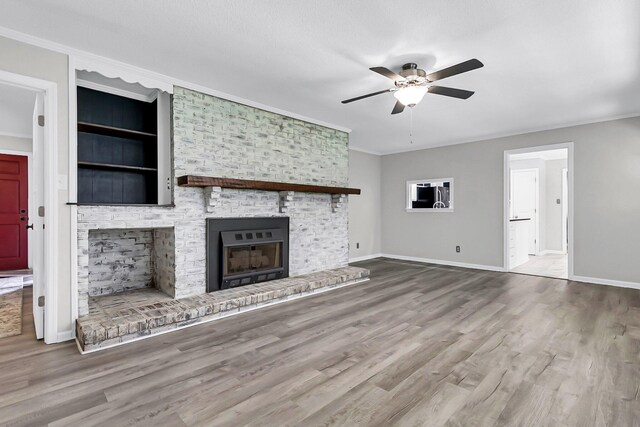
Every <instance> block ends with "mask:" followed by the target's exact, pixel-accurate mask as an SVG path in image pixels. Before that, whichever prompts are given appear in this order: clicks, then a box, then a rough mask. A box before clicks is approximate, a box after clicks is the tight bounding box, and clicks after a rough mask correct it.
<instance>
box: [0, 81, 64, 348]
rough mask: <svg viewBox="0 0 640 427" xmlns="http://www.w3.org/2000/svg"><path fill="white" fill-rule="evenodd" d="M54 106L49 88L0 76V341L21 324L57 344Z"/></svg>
mask: <svg viewBox="0 0 640 427" xmlns="http://www.w3.org/2000/svg"><path fill="white" fill-rule="evenodd" d="M56 105H57V89H56V85H55V83H52V82H48V81H44V80H40V79H35V78H31V77H27V76H22V75H18V74H13V73H9V72H5V71H0V241H1V242H2V245H0V246H1V247H0V298H2V299H3V302H4V303H7V304H1V307H2V309H3V310H4V309H5V308H6V311H7V313H0V314H2V315H3V317H2V318H3V324H7V325H8V326H7V328H6V329H7V330H5V331H4V333H5V335H4V336H10V335H15V334H16V333H17V334H19V333H21V332H22V331H23V328H22V326H23V320H24V321H25V322H26V323H24V324H25V325H26V324H28V331H29V332H28V333H29V334H31V333H32V332H31V331H34V335H35V336H34V338H36V339H44V340H45V342H46V343H52V342H57V341H58V339H57V338H58V337H57V319H56V318H57V310H56V309H57V307H56V295H57V294H56V286H55V285H56V280H57V277H56V276H57V274H56V273H57V266H56V262H55V261H54V260H53V258H54V257H55V254H56V250H55V248H56V244H57V214H56V212H55V209H53V208H52V206H57V197H58V196H57V191H55V190H56V183H57V179H55V178H54V177H56V174H57V167H56V160H57V157H56V153H57V150H56V147H57V138H56V136H57V135H56V134H57V123H56V120H57V119H56V112H57V107H56ZM47 118H48V119H49V122H47ZM45 213H46V214H47V215H46V216H45ZM45 225H46V227H45ZM25 298H29V299H30V301H26V300H25ZM49 300H51V302H52V304H51V306H50V308H48V309H46V310H45V304H46V303H48V302H49ZM25 307H26V308H25ZM25 310H27V311H28V312H27V311H25ZM9 323H11V324H12V325H13V326H11V325H9ZM16 325H17V326H16ZM2 333H3V331H1V330H0V336H2Z"/></svg>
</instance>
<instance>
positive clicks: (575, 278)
mask: <svg viewBox="0 0 640 427" xmlns="http://www.w3.org/2000/svg"><path fill="white" fill-rule="evenodd" d="M570 280H573V281H574V282H586V283H594V284H596V285H606V286H617V287H618V288H630V289H640V283H637V282H625V281H622V280H611V279H599V278H597V277H585V276H575V275H574V276H572V277H571V278H570Z"/></svg>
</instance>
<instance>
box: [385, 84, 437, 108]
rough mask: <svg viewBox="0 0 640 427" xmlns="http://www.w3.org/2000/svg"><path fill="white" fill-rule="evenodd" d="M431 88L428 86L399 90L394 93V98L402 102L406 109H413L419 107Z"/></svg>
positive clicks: (407, 87)
mask: <svg viewBox="0 0 640 427" xmlns="http://www.w3.org/2000/svg"><path fill="white" fill-rule="evenodd" d="M428 90H429V88H428V87H427V86H406V87H403V88H400V89H398V90H397V91H395V92H394V93H393V96H394V97H395V98H396V99H397V100H398V101H400V103H401V104H402V105H404V106H406V107H413V106H415V105H417V104H418V103H419V102H420V101H422V98H424V95H425V94H426V93H427V91H428Z"/></svg>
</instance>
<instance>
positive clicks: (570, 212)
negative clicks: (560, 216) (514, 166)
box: [502, 142, 575, 280]
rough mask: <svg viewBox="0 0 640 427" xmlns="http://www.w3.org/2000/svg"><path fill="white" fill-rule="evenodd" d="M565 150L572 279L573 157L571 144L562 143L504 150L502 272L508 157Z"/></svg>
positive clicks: (506, 227) (506, 238) (505, 259)
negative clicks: (567, 174) (567, 173)
mask: <svg viewBox="0 0 640 427" xmlns="http://www.w3.org/2000/svg"><path fill="white" fill-rule="evenodd" d="M563 148H566V149H567V169H568V170H569V171H568V172H569V200H568V205H567V207H568V219H569V230H568V233H569V248H568V277H569V280H572V279H573V277H574V276H573V256H574V253H575V251H574V239H573V236H574V234H573V229H574V227H573V226H574V179H573V176H574V167H573V163H574V155H573V142H564V143H559V144H549V145H538V146H535V147H524V148H518V149H513V150H505V151H504V157H503V171H502V173H503V175H502V180H503V196H502V201H503V218H502V222H503V228H502V237H503V240H502V253H503V270H504V271H510V270H509V250H508V249H509V182H510V179H509V178H510V176H509V156H510V155H511V154H518V153H532V152H536V151H547V150H557V149H563Z"/></svg>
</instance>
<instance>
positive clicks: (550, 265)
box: [512, 254, 569, 279]
mask: <svg viewBox="0 0 640 427" xmlns="http://www.w3.org/2000/svg"><path fill="white" fill-rule="evenodd" d="M568 267H569V261H568V257H567V254H546V255H537V256H533V255H531V256H529V261H527V262H525V263H524V264H522V265H519V266H517V267H516V268H514V269H513V270H512V271H513V272H514V273H524V274H533V275H536V276H547V277H556V278H559V279H566V278H567V277H569V275H568V270H569V268H568Z"/></svg>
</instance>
